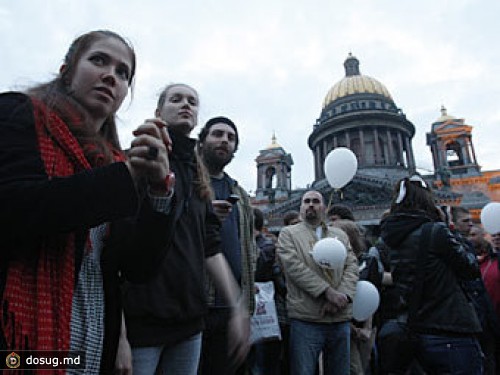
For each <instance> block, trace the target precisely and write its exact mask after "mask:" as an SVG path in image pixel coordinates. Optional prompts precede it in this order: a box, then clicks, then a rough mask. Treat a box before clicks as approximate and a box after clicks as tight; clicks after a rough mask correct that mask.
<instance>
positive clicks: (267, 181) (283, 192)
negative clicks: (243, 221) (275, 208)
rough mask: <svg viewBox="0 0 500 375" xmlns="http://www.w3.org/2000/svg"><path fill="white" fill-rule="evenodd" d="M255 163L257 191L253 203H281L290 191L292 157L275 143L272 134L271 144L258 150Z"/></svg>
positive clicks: (274, 136)
mask: <svg viewBox="0 0 500 375" xmlns="http://www.w3.org/2000/svg"><path fill="white" fill-rule="evenodd" d="M255 162H256V163H257V190H256V191H255V203H256V204H257V205H259V206H272V205H274V204H275V203H279V202H283V201H285V200H287V199H288V198H289V196H290V193H291V190H292V165H293V160H292V155H290V154H288V153H287V152H286V151H285V150H284V149H283V147H281V146H280V145H279V144H278V143H277V141H276V135H275V134H273V136H272V142H271V144H270V145H269V146H268V147H267V148H265V149H264V150H260V152H259V156H257V158H256V159H255Z"/></svg>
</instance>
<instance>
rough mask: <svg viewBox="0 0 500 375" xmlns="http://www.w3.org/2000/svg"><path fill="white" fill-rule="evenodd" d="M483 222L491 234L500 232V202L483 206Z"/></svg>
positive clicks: (485, 228)
mask: <svg viewBox="0 0 500 375" xmlns="http://www.w3.org/2000/svg"><path fill="white" fill-rule="evenodd" d="M481 223H482V224H483V227H484V230H485V231H486V232H488V233H489V234H495V233H500V203H498V202H490V203H488V204H487V205H486V206H484V207H483V209H482V210H481Z"/></svg>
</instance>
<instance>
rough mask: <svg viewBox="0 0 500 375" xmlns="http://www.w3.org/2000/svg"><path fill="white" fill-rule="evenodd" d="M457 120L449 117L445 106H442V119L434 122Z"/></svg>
mask: <svg viewBox="0 0 500 375" xmlns="http://www.w3.org/2000/svg"><path fill="white" fill-rule="evenodd" d="M455 119H456V118H455V117H454V116H450V115H448V113H447V111H446V107H445V106H444V105H442V106H441V117H439V118H438V119H437V120H436V121H434V122H445V121H448V120H455Z"/></svg>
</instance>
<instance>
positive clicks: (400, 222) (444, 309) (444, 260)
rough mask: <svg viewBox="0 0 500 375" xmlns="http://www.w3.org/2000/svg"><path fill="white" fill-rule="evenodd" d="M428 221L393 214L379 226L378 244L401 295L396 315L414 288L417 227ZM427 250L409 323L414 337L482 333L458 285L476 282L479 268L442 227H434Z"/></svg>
mask: <svg viewBox="0 0 500 375" xmlns="http://www.w3.org/2000/svg"><path fill="white" fill-rule="evenodd" d="M427 222H431V219H430V218H429V217H428V216H426V215H425V214H424V213H422V212H409V213H398V214H392V215H390V216H388V217H387V218H386V219H385V220H384V221H383V222H382V239H383V240H384V242H385V243H386V244H387V245H388V246H389V248H390V256H391V265H392V277H393V281H394V282H395V284H396V286H397V287H398V288H399V290H400V292H401V310H402V312H407V311H408V305H409V301H410V298H411V296H412V292H413V291H414V287H415V284H416V279H415V277H416V264H417V253H418V252H419V246H420V240H421V239H420V236H421V232H422V225H423V224H424V223H427ZM434 226H435V231H434V236H433V237H432V238H431V241H430V246H429V248H428V249H427V259H426V263H425V265H424V267H425V268H424V271H423V289H422V297H421V303H420V305H419V306H418V309H417V312H416V316H414V317H413V319H412V324H413V328H414V330H415V331H418V332H425V333H434V334H460V335H469V334H474V333H478V332H480V331H481V326H480V324H479V321H478V318H477V316H476V313H475V311H474V308H473V307H472V305H471V304H470V303H469V301H468V299H467V297H466V295H465V293H464V291H463V290H462V288H461V285H460V283H461V281H462V280H472V279H475V278H477V277H478V276H479V275H480V273H479V268H478V264H477V261H476V259H475V257H474V255H473V254H469V253H468V252H467V251H466V250H465V249H464V248H463V246H462V245H461V244H460V243H459V242H458V241H457V240H456V239H455V237H454V236H453V234H452V233H451V232H450V230H449V229H448V228H447V227H446V225H445V224H444V223H434Z"/></svg>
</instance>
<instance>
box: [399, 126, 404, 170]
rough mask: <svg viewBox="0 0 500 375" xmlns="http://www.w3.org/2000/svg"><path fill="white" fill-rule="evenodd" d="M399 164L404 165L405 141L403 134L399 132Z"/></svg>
mask: <svg viewBox="0 0 500 375" xmlns="http://www.w3.org/2000/svg"><path fill="white" fill-rule="evenodd" d="M398 162H400V163H403V139H402V138H401V132H399V131H398ZM403 164H404V163H403ZM403 167H404V165H403Z"/></svg>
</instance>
